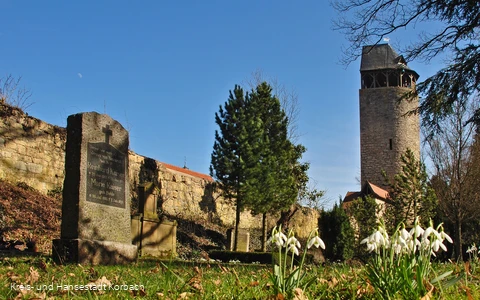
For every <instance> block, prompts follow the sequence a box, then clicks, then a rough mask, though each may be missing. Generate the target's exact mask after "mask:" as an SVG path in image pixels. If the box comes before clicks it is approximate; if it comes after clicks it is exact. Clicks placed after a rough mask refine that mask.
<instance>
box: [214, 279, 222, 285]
mask: <svg viewBox="0 0 480 300" xmlns="http://www.w3.org/2000/svg"><path fill="white" fill-rule="evenodd" d="M221 283H222V281H221V280H220V279H217V280H214V281H213V284H215V285H216V286H219V285H220V284H221Z"/></svg>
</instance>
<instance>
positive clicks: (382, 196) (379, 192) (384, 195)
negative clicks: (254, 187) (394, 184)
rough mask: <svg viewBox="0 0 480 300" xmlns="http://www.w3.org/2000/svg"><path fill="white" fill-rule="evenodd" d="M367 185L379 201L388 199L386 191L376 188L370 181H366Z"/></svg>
mask: <svg viewBox="0 0 480 300" xmlns="http://www.w3.org/2000/svg"><path fill="white" fill-rule="evenodd" d="M367 184H368V185H369V186H370V188H371V189H372V192H373V193H374V194H375V195H376V196H377V197H378V198H380V199H382V200H387V199H388V197H389V194H388V191H386V190H384V189H382V188H381V187H379V186H376V185H374V184H373V183H371V182H370V181H367Z"/></svg>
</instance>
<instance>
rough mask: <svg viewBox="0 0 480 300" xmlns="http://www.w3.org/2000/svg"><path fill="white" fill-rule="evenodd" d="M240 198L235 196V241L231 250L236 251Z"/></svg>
mask: <svg viewBox="0 0 480 300" xmlns="http://www.w3.org/2000/svg"><path fill="white" fill-rule="evenodd" d="M240 212H241V200H240V199H238V198H237V207H236V211H235V241H234V243H233V245H234V246H233V250H234V251H238V227H239V226H240Z"/></svg>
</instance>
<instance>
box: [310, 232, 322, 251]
mask: <svg viewBox="0 0 480 300" xmlns="http://www.w3.org/2000/svg"><path fill="white" fill-rule="evenodd" d="M312 246H315V247H316V248H318V247H321V248H322V249H325V243H324V242H323V241H322V239H321V238H320V237H319V236H318V235H316V236H314V237H313V238H312V239H311V240H310V241H308V244H307V249H310V248H311V247H312Z"/></svg>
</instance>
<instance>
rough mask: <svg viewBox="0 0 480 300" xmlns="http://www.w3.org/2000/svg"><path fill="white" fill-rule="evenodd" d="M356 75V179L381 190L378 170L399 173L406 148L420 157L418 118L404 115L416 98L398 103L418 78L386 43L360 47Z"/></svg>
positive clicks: (381, 181)
mask: <svg viewBox="0 0 480 300" xmlns="http://www.w3.org/2000/svg"><path fill="white" fill-rule="evenodd" d="M360 75H361V89H360V92H359V97H360V162H361V175H360V177H361V178H360V180H361V184H362V185H363V184H365V182H366V181H369V182H371V183H374V184H375V185H378V186H380V187H384V188H385V187H386V183H385V179H384V177H383V176H382V171H385V172H386V173H387V175H388V176H389V177H392V176H393V175H395V174H397V173H399V172H400V170H401V163H400V156H401V155H402V154H403V153H404V152H405V151H406V150H407V148H410V149H411V150H412V151H413V152H414V153H415V154H416V156H417V158H419V157H420V119H419V116H418V115H408V116H406V115H405V114H406V113H407V112H409V111H411V110H413V109H415V108H417V107H418V98H417V99H414V100H411V101H409V100H401V98H402V95H404V94H405V93H406V92H409V91H411V89H414V88H415V84H416V81H417V79H418V77H419V76H418V74H417V73H416V72H415V71H414V70H412V69H410V68H409V67H408V66H407V64H406V62H405V59H404V58H403V57H402V56H401V55H398V54H397V53H396V52H395V50H393V49H392V47H390V45H388V44H380V45H375V46H365V47H363V52H362V60H361V65H360Z"/></svg>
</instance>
